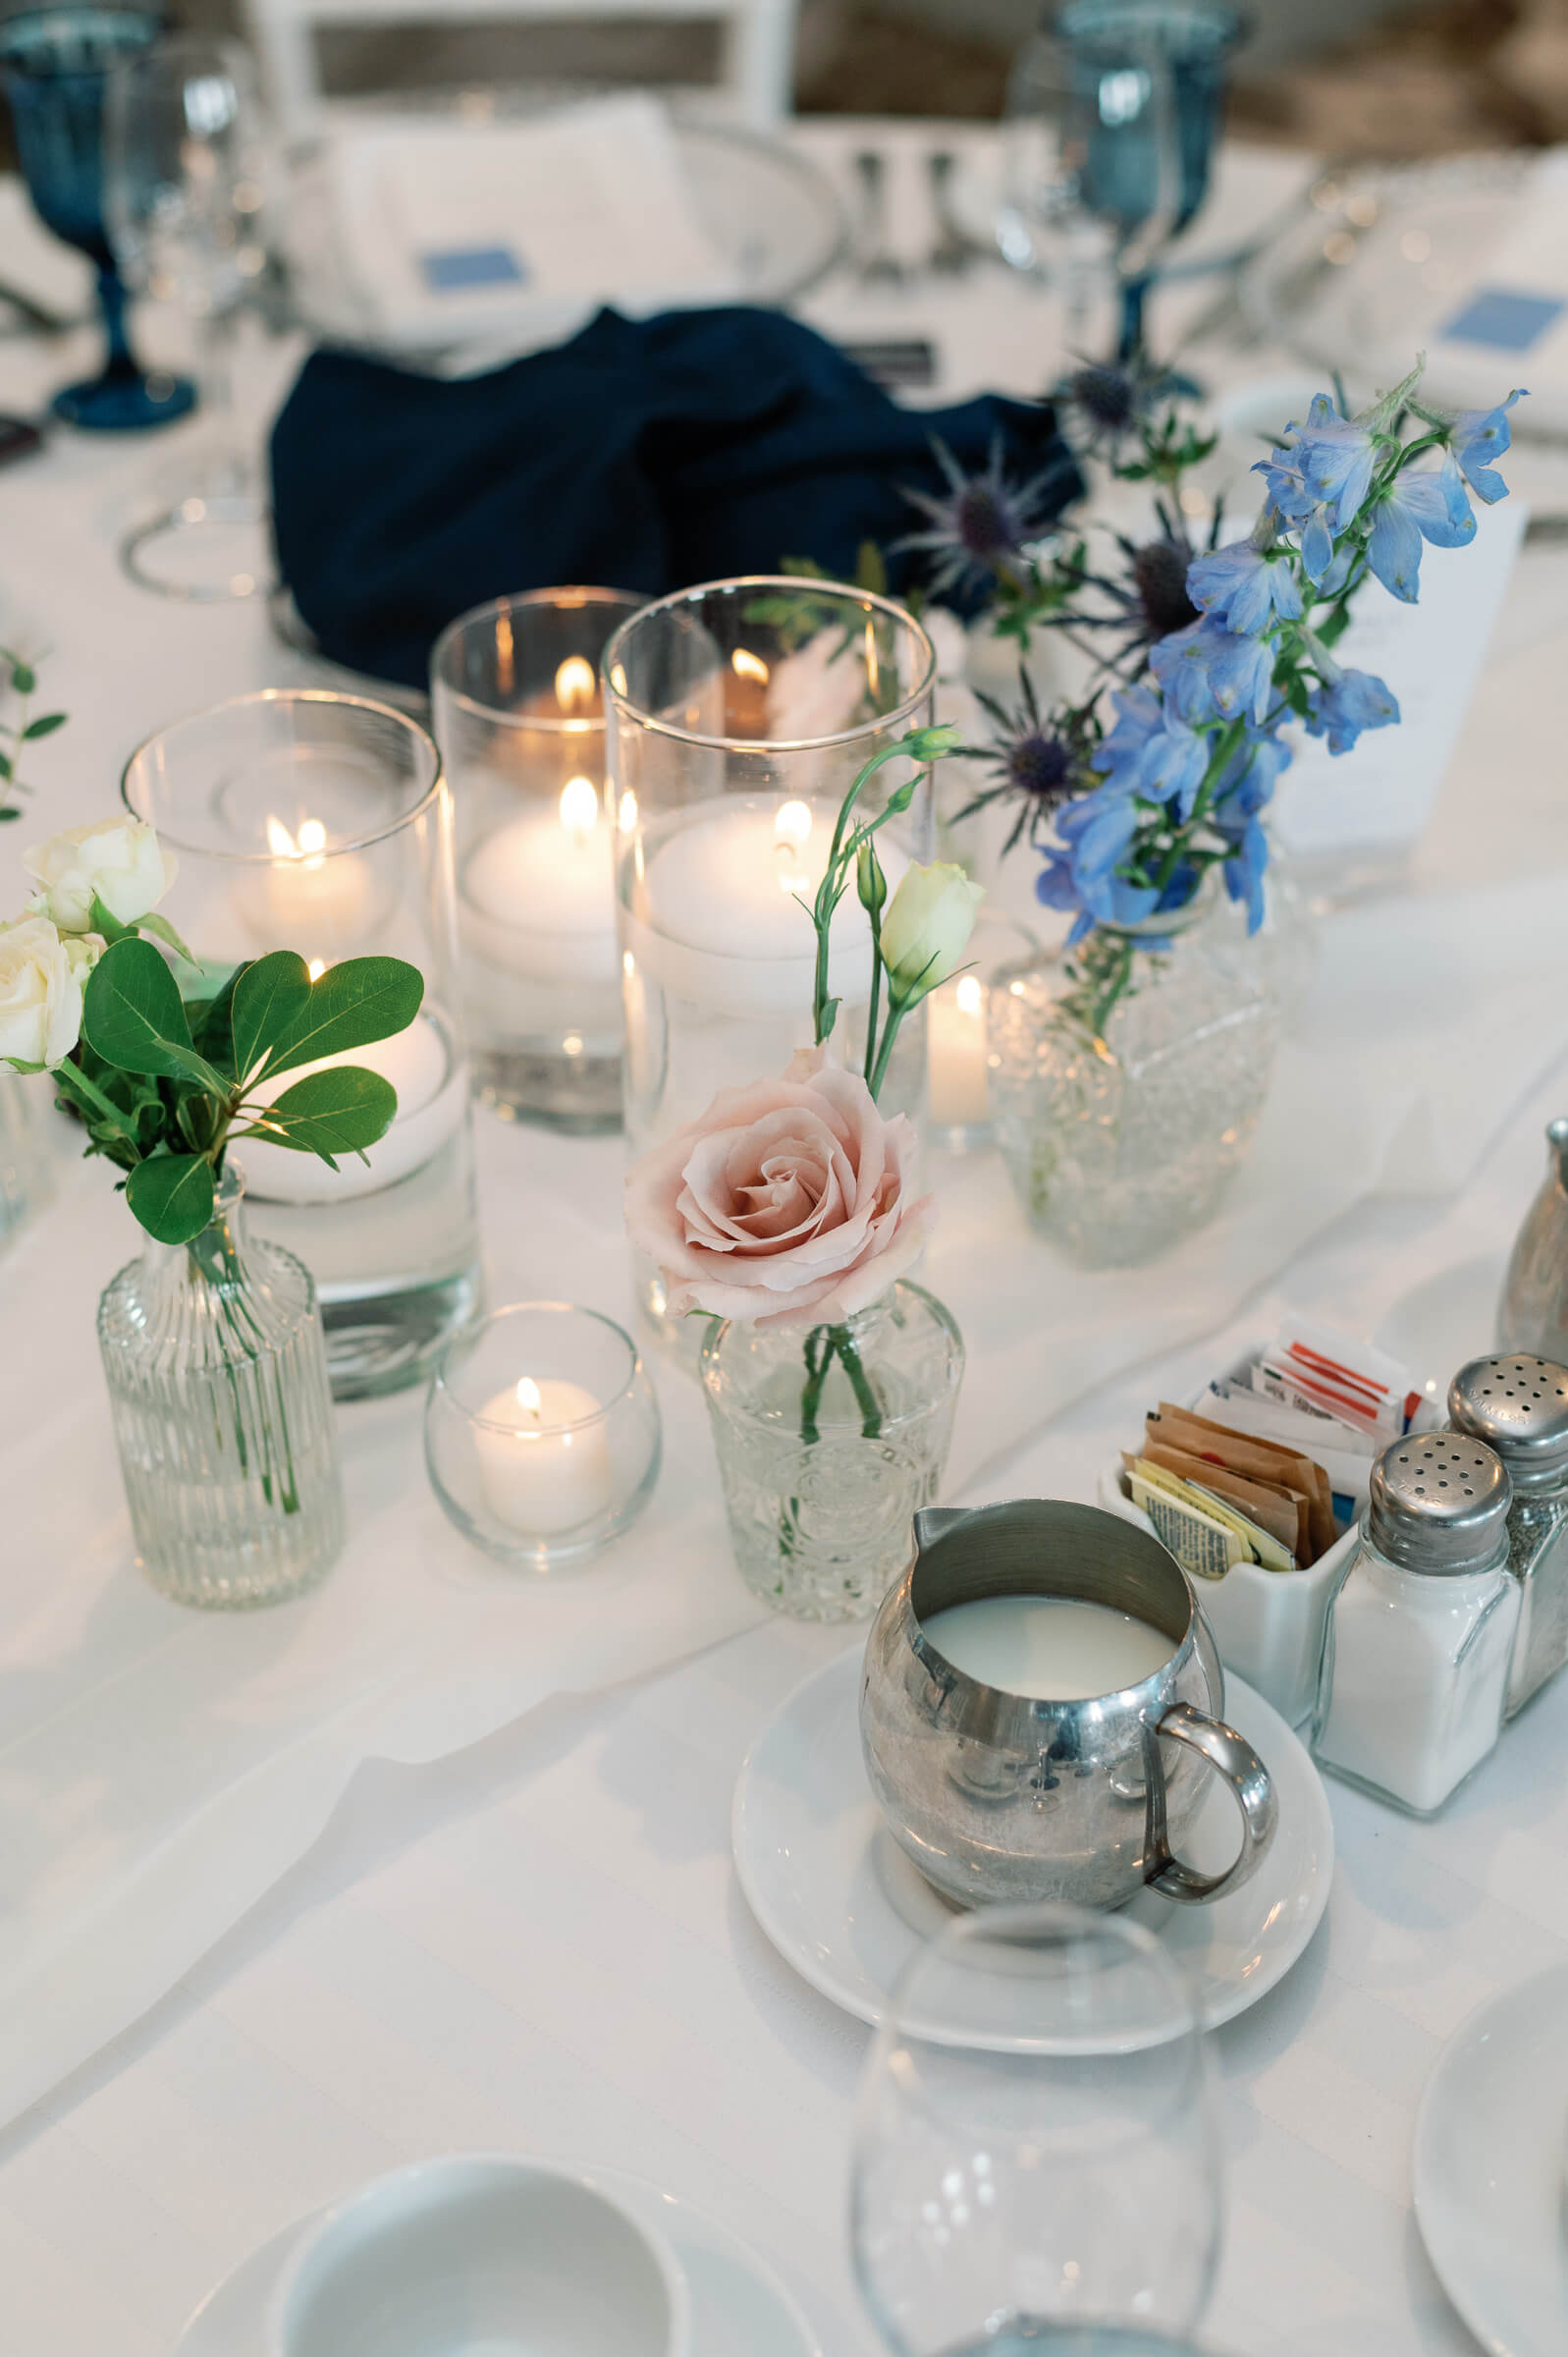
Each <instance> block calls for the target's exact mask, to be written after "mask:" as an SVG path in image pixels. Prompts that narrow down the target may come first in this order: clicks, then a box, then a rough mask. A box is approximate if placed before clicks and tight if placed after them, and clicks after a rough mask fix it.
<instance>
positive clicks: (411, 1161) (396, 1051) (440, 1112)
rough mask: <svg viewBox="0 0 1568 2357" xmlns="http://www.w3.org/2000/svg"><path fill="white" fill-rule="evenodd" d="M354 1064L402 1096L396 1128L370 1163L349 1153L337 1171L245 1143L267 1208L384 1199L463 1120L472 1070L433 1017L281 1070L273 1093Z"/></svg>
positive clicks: (249, 1173)
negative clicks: (313, 1075) (370, 1197)
mask: <svg viewBox="0 0 1568 2357" xmlns="http://www.w3.org/2000/svg"><path fill="white" fill-rule="evenodd" d="M349 1064H352V1065H358V1066H360V1067H361V1068H363V1069H366V1070H368V1071H372V1072H379V1073H380V1074H381V1076H382V1078H383V1079H384V1080H390V1081H391V1082H392V1085H393V1087H394V1088H395V1089H396V1090H397V1092H398V1110H397V1112H396V1114H395V1115H394V1116H393V1121H392V1126H391V1128H390V1129H389V1130H388V1131H387V1134H386V1135H385V1137H383V1138H380V1139H378V1140H377V1142H376V1144H375V1145H373V1146H369V1147H367V1148H366V1150H365V1151H366V1154H367V1156H368V1160H367V1161H365V1162H361V1161H360V1159H359V1157H358V1155H357V1154H345V1155H342V1156H340V1157H339V1158H338V1168H337V1169H336V1170H335V1171H334V1170H333V1169H331V1168H330V1166H329V1165H328V1164H326V1163H324V1162H323V1161H322V1159H321V1157H320V1155H319V1154H301V1153H297V1152H296V1151H295V1150H294V1149H292V1148H291V1147H288V1146H275V1145H270V1144H264V1143H263V1142H261V1141H260V1140H259V1139H258V1140H256V1141H255V1142H254V1144H253V1145H247V1143H246V1141H245V1140H244V1139H243V1138H241V1139H237V1140H236V1144H237V1146H238V1148H239V1151H240V1154H241V1156H242V1158H243V1162H244V1170H245V1188H246V1192H247V1193H248V1194H250V1195H252V1196H253V1197H255V1198H256V1199H257V1200H258V1201H260V1202H264V1203H340V1202H349V1201H351V1200H352V1199H353V1198H354V1197H355V1196H359V1195H373V1194H376V1193H378V1192H379V1191H380V1189H381V1188H382V1187H385V1186H391V1185H393V1184H394V1183H395V1182H396V1181H397V1180H398V1179H400V1178H407V1176H408V1175H409V1173H410V1172H411V1171H416V1170H420V1169H422V1168H423V1166H424V1165H425V1164H426V1163H427V1162H428V1161H429V1160H430V1159H431V1157H432V1155H433V1154H435V1152H436V1151H437V1149H438V1148H439V1147H440V1146H442V1145H444V1144H445V1142H446V1140H447V1139H448V1138H449V1137H450V1136H451V1135H452V1133H453V1131H454V1130H455V1129H456V1128H457V1127H458V1125H459V1124H460V1122H461V1120H462V1118H463V1111H464V1108H465V1106H466V1104H467V1087H468V1083H467V1070H466V1068H465V1066H464V1065H463V1064H462V1062H461V1061H460V1059H459V1058H457V1057H455V1056H454V1055H453V1053H452V1048H451V1043H450V1041H449V1039H448V1036H447V1033H446V1032H445V1030H444V1029H443V1027H442V1025H441V1024H440V1023H439V1022H438V1021H437V1019H436V1017H435V1016H434V1015H433V1014H418V1015H416V1016H415V1017H414V1019H413V1021H412V1022H411V1023H410V1024H409V1025H408V1027H407V1029H406V1031H398V1032H395V1033H394V1034H393V1036H392V1038H391V1039H378V1040H373V1041H372V1042H371V1043H370V1045H369V1046H368V1047H363V1048H348V1049H345V1051H344V1053H343V1054H342V1055H341V1056H325V1057H322V1058H321V1059H320V1061H319V1062H317V1063H313V1064H301V1065H299V1066H297V1068H296V1069H295V1070H293V1071H290V1072H280V1073H279V1074H278V1077H277V1079H276V1081H274V1082H271V1083H269V1084H268V1086H267V1089H266V1091H265V1094H266V1096H267V1098H268V1099H269V1100H272V1101H275V1100H276V1099H277V1098H278V1097H281V1096H282V1095H283V1094H284V1092H285V1091H286V1090H287V1089H291V1088H293V1087H294V1086H295V1084H296V1083H297V1081H300V1080H303V1079H305V1078H307V1077H308V1075H309V1074H310V1073H312V1072H324V1071H327V1070H329V1069H331V1068H332V1067H333V1066H335V1065H349Z"/></svg>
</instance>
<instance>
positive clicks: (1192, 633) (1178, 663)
mask: <svg viewBox="0 0 1568 2357" xmlns="http://www.w3.org/2000/svg"><path fill="white" fill-rule="evenodd" d="M1149 667H1150V669H1151V670H1152V671H1153V673H1154V675H1155V678H1156V679H1157V680H1158V681H1159V683H1160V686H1161V691H1162V694H1163V696H1164V699H1165V702H1166V705H1167V706H1168V707H1169V708H1170V710H1171V711H1173V712H1174V713H1175V715H1176V717H1177V719H1178V720H1184V721H1186V723H1187V724H1188V726H1189V727H1200V726H1201V725H1202V724H1203V723H1204V722H1205V721H1210V720H1214V719H1216V718H1218V719H1221V720H1234V719H1237V718H1238V717H1241V716H1245V717H1246V718H1247V719H1250V720H1262V718H1263V716H1264V714H1265V712H1267V711H1268V709H1269V699H1270V695H1271V691H1272V686H1273V649H1272V647H1271V646H1268V645H1266V644H1265V643H1264V641H1263V640H1262V639H1260V638H1247V637H1244V636H1242V634H1241V633H1240V632H1239V631H1237V630H1224V629H1223V628H1222V627H1221V626H1220V625H1219V624H1218V623H1217V622H1215V621H1213V620H1212V619H1210V617H1208V616H1207V615H1206V616H1205V617H1204V619H1203V620H1202V621H1201V622H1196V623H1194V624H1192V626H1191V627H1190V628H1189V629H1187V630H1176V631H1173V632H1172V634H1171V635H1170V636H1169V637H1168V638H1162V640H1161V641H1160V644H1159V645H1158V646H1156V647H1155V648H1153V649H1152V650H1151V653H1150V656H1149Z"/></svg>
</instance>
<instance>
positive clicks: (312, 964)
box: [305, 958, 327, 982]
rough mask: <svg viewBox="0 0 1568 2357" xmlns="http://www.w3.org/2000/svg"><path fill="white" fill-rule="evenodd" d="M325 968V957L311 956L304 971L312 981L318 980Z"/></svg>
mask: <svg viewBox="0 0 1568 2357" xmlns="http://www.w3.org/2000/svg"><path fill="white" fill-rule="evenodd" d="M326 970H327V961H326V959H325V958H312V959H310V961H309V963H308V965H307V966H306V968H305V971H306V972H307V973H308V974H309V976H310V979H311V981H312V982H319V981H320V979H321V977H322V975H323V974H324V973H325V972H326Z"/></svg>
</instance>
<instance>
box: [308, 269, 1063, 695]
mask: <svg viewBox="0 0 1568 2357" xmlns="http://www.w3.org/2000/svg"><path fill="white" fill-rule="evenodd" d="M934 435H940V436H941V438H942V440H943V441H944V442H945V443H946V446H947V448H948V449H949V450H950V451H951V452H952V453H953V456H954V457H955V458H956V459H957V461H958V463H959V465H960V466H963V467H965V468H966V469H969V468H975V469H978V468H982V467H984V466H985V465H986V464H987V461H988V459H989V457H990V453H991V448H992V445H993V442H994V441H996V440H998V439H1000V443H1001V446H1002V449H1003V452H1004V454H1005V458H1006V462H1007V464H1008V466H1009V469H1010V470H1011V471H1013V472H1014V473H1016V474H1018V475H1035V474H1038V473H1039V472H1040V471H1041V470H1042V469H1043V468H1045V467H1047V466H1052V464H1053V463H1054V462H1059V466H1060V475H1061V499H1060V501H1059V502H1058V503H1057V504H1059V505H1065V503H1066V499H1067V497H1068V495H1069V494H1070V493H1072V492H1075V491H1076V490H1077V488H1078V483H1077V477H1076V474H1075V472H1074V470H1073V467H1072V465H1071V462H1070V459H1069V458H1068V456H1067V453H1066V450H1065V446H1064V445H1063V444H1062V442H1061V441H1060V438H1059V437H1058V435H1057V433H1056V427H1055V420H1054V416H1053V414H1052V411H1051V410H1050V408H1049V407H1048V406H1046V405H1043V404H1040V405H1036V404H1030V403H1024V402H1012V401H1002V400H1000V399H998V398H995V397H989V396H988V397H987V398H985V399H982V400H977V401H969V402H965V403H964V404H963V405H962V407H961V408H957V409H951V410H936V411H931V410H927V411H913V410H902V409H899V408H898V407H897V405H896V404H895V403H894V402H892V401H891V400H890V399H889V397H888V396H887V394H886V393H884V392H883V391H882V390H881V388H880V387H879V386H877V385H875V384H873V383H872V381H871V379H870V378H869V377H868V376H866V375H865V374H864V372H863V371H862V370H861V369H859V368H857V367H856V366H855V365H854V363H853V362H852V361H851V360H848V359H846V358H845V356H843V354H842V353H840V352H838V350H837V349H836V348H835V347H834V346H833V345H832V344H829V343H827V342H826V341H825V340H824V339H823V338H822V337H821V336H819V335H816V334H815V333H813V331H812V330H811V329H810V328H808V327H804V326H802V325H801V324H800V322H799V321H798V320H794V319H789V318H786V317H785V316H784V314H783V313H782V312H779V311H767V310H745V309H723V310H701V311H672V312H667V313H665V314H664V315H663V316H661V317H659V318H655V319H647V320H629V319H622V318H621V317H620V316H619V314H618V313H616V312H614V311H601V312H600V313H599V315H598V317H597V318H595V319H594V320H592V321H591V322H590V323H589V325H588V326H587V327H585V328H584V329H583V330H582V332H581V333H580V334H579V335H577V336H574V337H573V338H572V340H571V341H570V343H568V344H564V345H562V346H560V347H559V348H557V349H556V350H554V351H550V352H539V353H533V354H531V355H530V356H528V357H527V358H526V359H520V360H514V361H513V362H512V364H511V365H510V366H508V367H505V368H499V369H497V370H495V371H494V373H493V374H490V375H487V376H476V377H468V378H463V379H460V380H456V381H454V380H448V379H443V378H437V377H429V376H416V375H412V374H410V373H408V372H407V371H406V370H405V369H401V368H394V367H389V366H387V365H385V364H384V363H383V362H381V361H378V360H370V359H363V358H360V357H357V356H354V355H352V354H350V353H342V352H316V353H312V355H311V356H310V357H309V359H308V360H307V361H306V362H305V364H304V367H303V369H302V370H301V371H300V374H299V377H298V379H297V382H296V384H295V387H294V390H293V392H292V393H291V394H290V396H289V399H288V402H287V403H286V405H285V407H284V410H283V411H282V414H281V415H280V416H279V418H278V421H277V424H276V426H275V427H274V429H273V436H272V489H273V515H274V519H275V525H276V531H277V540H278V554H279V559H280V562H281V565H282V570H283V577H284V579H285V580H286V581H287V583H288V585H289V587H290V588H291V590H292V591H293V592H294V598H295V602H296V604H297V607H298V609H299V612H300V614H301V615H302V616H303V618H304V620H305V622H306V623H307V624H308V625H309V627H310V629H311V630H312V631H313V632H314V634H315V636H316V639H317V641H318V643H319V644H320V646H321V649H322V651H323V653H325V654H327V655H330V656H332V657H333V658H334V659H335V660H336V661H338V662H340V663H346V664H348V665H349V666H350V667H351V669H353V670H355V671H366V672H372V673H374V674H375V675H376V676H377V677H378V678H381V679H386V680H397V681H400V682H402V683H403V684H404V685H407V686H422V685H424V684H425V676H426V664H427V659H428V656H429V652H430V647H431V644H432V642H433V640H434V639H435V638H436V636H437V634H438V633H439V632H440V631H441V630H443V629H444V628H445V626H446V625H447V624H448V623H449V622H450V621H452V620H453V618H454V616H456V615H458V614H461V613H463V612H464V611H465V610H466V609H467V608H468V607H469V606H475V605H478V604H480V603H481V602H482V601H483V600H484V599H485V598H489V597H499V596H502V595H504V594H505V593H506V592H507V591H509V590H521V589H537V588H544V587H547V586H549V585H550V584H552V583H555V582H565V581H594V582H604V583H607V584H609V585H611V586H613V587H616V588H621V589H640V590H645V591H646V592H647V593H648V594H649V595H650V596H657V595H659V594H661V593H662V592H663V591H665V590H667V589H679V588H684V587H686V586H688V585H689V584H691V583H692V582H696V581H709V580H717V579H721V578H723V577H724V576H727V575H731V574H740V573H776V572H777V571H778V570H779V567H780V563H781V561H782V559H784V557H811V558H814V559H815V560H816V562H817V563H818V564H819V565H821V566H822V567H823V568H824V569H825V571H827V572H828V573H831V574H834V575H839V576H850V575H852V574H853V572H854V568H855V558H856V552H857V551H858V549H859V546H860V543H861V542H862V541H863V540H868V539H869V540H875V541H877V542H878V543H880V544H881V545H883V546H884V547H886V546H887V545H888V544H889V543H890V542H892V541H894V540H896V539H897V538H898V537H899V535H900V534H901V533H903V532H907V531H909V530H910V529H911V528H917V527H918V526H919V525H920V524H921V523H922V522H923V521H925V520H924V519H923V518H921V517H919V516H918V515H917V514H916V513H915V511H914V510H913V509H912V508H911V507H910V506H909V505H908V503H907V502H906V501H905V500H904V498H903V497H902V487H903V486H906V485H909V486H913V487H914V488H916V489H923V490H929V491H941V490H942V489H943V488H944V487H945V486H944V482H943V478H942V474H941V470H940V468H939V466H938V464H937V460H936V457H935V454H934V452H933V450H932V446H931V445H932V437H933V436H934ZM918 577H919V560H917V559H916V558H914V557H912V556H901V557H894V558H893V559H892V578H893V585H894V587H895V588H901V587H904V586H907V585H908V583H909V582H910V581H911V580H913V579H916V578H918ZM949 602H951V601H949Z"/></svg>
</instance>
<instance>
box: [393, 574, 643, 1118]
mask: <svg viewBox="0 0 1568 2357" xmlns="http://www.w3.org/2000/svg"><path fill="white" fill-rule="evenodd" d="M642 603H643V600H642V599H641V598H640V597H635V596H633V595H632V594H631V593H630V592H629V591H626V590H620V589H586V588H568V589H536V590H533V591H531V592H529V593H528V594H527V595H525V596H516V597H498V598H495V599H493V600H492V601H491V602H490V604H488V605H484V606H476V607H475V608H474V610H473V612H472V613H470V614H462V615H460V616H459V618H458V620H457V621H456V622H454V623H452V624H451V625H450V626H449V627H448V629H447V630H443V632H442V634H441V636H440V637H439V638H438V639H437V641H436V644H435V648H434V650H433V652H432V654H431V657H430V700H431V721H432V726H433V728H434V730H435V734H436V740H437V742H438V743H439V745H440V747H441V754H442V760H443V762H444V763H445V765H446V770H447V775H448V777H449V779H450V780H451V783H452V793H453V800H454V807H455V812H456V818H457V857H458V926H459V942H460V959H461V972H462V995H463V1013H464V1018H465V1028H466V1031H467V1036H468V1047H469V1054H470V1056H471V1058H472V1062H473V1074H474V1085H475V1088H476V1090H477V1093H478V1095H479V1096H480V1098H481V1099H482V1100H483V1102H484V1103H486V1104H487V1105H490V1106H491V1107H492V1108H493V1109H494V1110H495V1111H496V1112H497V1113H499V1114H501V1115H502V1116H503V1117H504V1118H506V1119H509V1120H515V1121H531V1122H542V1123H545V1124H548V1125H549V1126H550V1127H552V1128H557V1129H564V1130H568V1131H569V1132H574V1133H578V1134H582V1133H586V1132H591V1131H595V1130H604V1129H618V1128H619V1127H620V1126H621V958H620V953H619V950H618V948H617V944H616V904H615V885H614V874H613V866H612V851H611V841H612V827H611V818H610V812H609V810H608V808H607V806H606V802H605V718H604V699H603V695H602V693H601V690H600V685H599V658H600V656H601V655H602V654H603V652H604V648H605V643H606V641H607V640H608V639H609V638H611V637H612V636H613V635H614V633H615V632H616V631H617V630H619V629H620V627H621V625H622V623H623V622H624V621H625V619H626V617H627V615H628V614H633V613H635V612H636V610H637V608H638V607H639V606H640V605H641V604H642Z"/></svg>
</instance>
